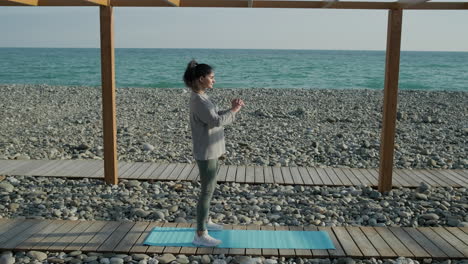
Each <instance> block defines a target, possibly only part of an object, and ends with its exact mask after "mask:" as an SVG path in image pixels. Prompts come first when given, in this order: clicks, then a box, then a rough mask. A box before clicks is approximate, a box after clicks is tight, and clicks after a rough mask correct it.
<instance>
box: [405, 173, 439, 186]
mask: <svg viewBox="0 0 468 264" xmlns="http://www.w3.org/2000/svg"><path fill="white" fill-rule="evenodd" d="M400 172H402V173H403V174H406V175H407V176H409V177H413V178H416V179H419V183H421V182H424V183H426V184H428V185H429V186H434V187H437V186H440V183H438V182H435V181H434V180H432V179H431V178H428V177H425V176H424V175H422V174H420V173H418V171H415V170H409V169H402V170H400Z"/></svg>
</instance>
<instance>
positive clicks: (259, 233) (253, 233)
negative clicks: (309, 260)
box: [144, 227, 335, 249]
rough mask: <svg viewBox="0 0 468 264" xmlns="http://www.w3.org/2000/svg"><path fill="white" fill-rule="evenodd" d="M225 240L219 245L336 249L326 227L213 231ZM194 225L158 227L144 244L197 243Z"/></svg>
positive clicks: (212, 234)
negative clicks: (296, 229) (308, 229)
mask: <svg viewBox="0 0 468 264" xmlns="http://www.w3.org/2000/svg"><path fill="white" fill-rule="evenodd" d="M209 233H210V236H212V237H214V238H217V239H220V240H221V241H222V243H221V245H219V246H218V248H284V249H335V246H334V245H333V242H332V241H331V240H330V237H329V236H328V233H327V232H325V231H269V230H222V231H210V232H209ZM194 234H195V229H194V228H177V227H155V228H153V230H152V231H151V233H150V234H149V235H148V237H147V238H146V240H145V242H144V244H145V245H150V246H168V247H195V245H193V244H192V240H193V236H194Z"/></svg>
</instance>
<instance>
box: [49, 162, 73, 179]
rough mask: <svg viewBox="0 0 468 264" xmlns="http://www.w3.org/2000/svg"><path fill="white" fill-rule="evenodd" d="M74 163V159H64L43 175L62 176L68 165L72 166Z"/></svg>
mask: <svg viewBox="0 0 468 264" xmlns="http://www.w3.org/2000/svg"><path fill="white" fill-rule="evenodd" d="M74 163H75V161H74V160H64V161H62V162H61V164H60V165H58V166H57V167H55V168H54V169H53V170H51V171H49V172H48V173H47V174H45V175H47V176H55V177H58V176H63V175H65V174H66V172H67V171H68V170H69V167H70V166H72V165H73V164H74Z"/></svg>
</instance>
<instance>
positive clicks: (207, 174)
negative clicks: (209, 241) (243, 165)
mask: <svg viewBox="0 0 468 264" xmlns="http://www.w3.org/2000/svg"><path fill="white" fill-rule="evenodd" d="M197 164H198V170H199V171H200V181H201V192H200V197H199V199H198V204H197V231H205V230H206V221H207V219H208V215H209V210H210V203H211V197H212V196H213V192H214V189H215V187H216V174H217V172H218V160H217V159H212V160H197Z"/></svg>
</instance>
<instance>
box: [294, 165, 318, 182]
mask: <svg viewBox="0 0 468 264" xmlns="http://www.w3.org/2000/svg"><path fill="white" fill-rule="evenodd" d="M298 170H299V174H300V175H301V177H302V181H303V182H304V184H305V185H314V181H313V180H312V177H311V176H310V174H309V171H308V170H307V168H305V167H299V168H298Z"/></svg>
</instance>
